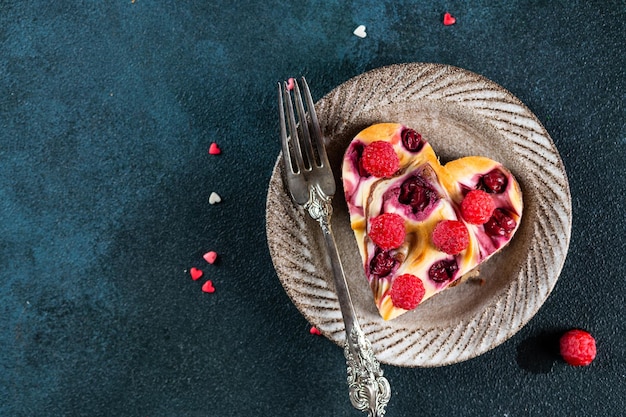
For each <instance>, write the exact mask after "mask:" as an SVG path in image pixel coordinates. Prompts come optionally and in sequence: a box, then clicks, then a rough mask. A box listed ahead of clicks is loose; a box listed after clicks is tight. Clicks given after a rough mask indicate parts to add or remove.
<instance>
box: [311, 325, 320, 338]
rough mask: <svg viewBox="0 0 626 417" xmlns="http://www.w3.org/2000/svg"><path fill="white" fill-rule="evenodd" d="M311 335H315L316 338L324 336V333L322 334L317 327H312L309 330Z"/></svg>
mask: <svg viewBox="0 0 626 417" xmlns="http://www.w3.org/2000/svg"><path fill="white" fill-rule="evenodd" d="M309 333H311V334H314V335H316V336H319V335H321V334H322V332H320V331H319V329H318V328H317V327H315V326H311V328H310V329H309Z"/></svg>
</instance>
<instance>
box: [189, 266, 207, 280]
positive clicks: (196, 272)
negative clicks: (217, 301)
mask: <svg viewBox="0 0 626 417" xmlns="http://www.w3.org/2000/svg"><path fill="white" fill-rule="evenodd" d="M189 275H191V279H193V280H194V281H197V280H199V279H200V278H201V277H202V275H204V272H202V270H201V269H198V268H191V269H190V270H189Z"/></svg>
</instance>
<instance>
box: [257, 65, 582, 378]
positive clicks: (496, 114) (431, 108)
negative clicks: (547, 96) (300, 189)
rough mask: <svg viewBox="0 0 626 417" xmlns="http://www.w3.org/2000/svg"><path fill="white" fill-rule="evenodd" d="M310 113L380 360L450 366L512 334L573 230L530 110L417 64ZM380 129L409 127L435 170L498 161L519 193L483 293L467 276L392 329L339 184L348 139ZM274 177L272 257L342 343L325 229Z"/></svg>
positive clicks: (379, 75) (306, 309) (333, 95)
mask: <svg viewBox="0 0 626 417" xmlns="http://www.w3.org/2000/svg"><path fill="white" fill-rule="evenodd" d="M316 109H317V111H318V117H319V119H320V123H321V126H322V131H323V134H324V137H325V138H326V140H327V144H328V145H327V149H328V153H329V159H330V162H331V165H332V168H333V171H334V173H335V176H336V180H337V184H338V185H339V187H338V190H337V194H336V195H335V197H334V199H333V209H334V214H333V218H332V226H333V228H334V231H335V234H336V240H337V243H338V246H339V251H340V255H341V258H342V261H343V263H344V268H345V271H346V276H347V280H348V286H349V288H350V291H351V294H352V298H353V301H354V304H355V309H356V311H357V315H358V316H359V320H360V323H361V327H362V328H363V330H364V331H365V333H366V335H367V337H368V338H369V340H370V342H371V343H372V346H373V348H374V351H375V352H376V356H377V357H378V359H379V360H380V361H381V362H382V363H386V364H392V365H397V366H409V367H414V366H421V367H429V366H440V365H447V364H452V363H457V362H460V361H464V360H467V359H470V358H472V357H475V356H478V355H480V354H482V353H484V352H486V351H488V350H489V349H492V348H494V347H496V346H498V345H499V344H501V343H503V342H504V341H506V340H507V339H508V338H510V337H511V336H512V335H514V334H515V333H516V332H517V331H518V330H520V328H522V326H524V324H526V323H527V322H528V321H529V320H530V319H531V318H532V317H533V315H534V314H535V313H536V312H537V310H538V309H539V308H540V307H541V305H542V304H543V302H544V301H545V300H546V298H547V297H548V295H549V294H550V292H551V291H552V289H553V287H554V285H555V283H556V281H557V279H558V276H559V273H560V272H561V268H562V267H563V263H564V261H565V257H566V254H567V249H568V245H569V240H570V232H571V223H572V217H571V199H570V194H569V186H568V182H567V176H566V174H565V170H564V168H563V163H562V161H561V158H560V156H559V153H558V151H557V150H556V148H555V146H554V143H553V142H552V140H551V139H550V136H549V135H548V133H547V132H546V130H545V128H544V127H543V126H542V125H541V123H540V122H539V121H538V119H537V118H536V117H535V116H534V115H533V114H532V112H531V111H530V110H529V109H528V108H527V107H526V106H525V105H524V104H523V103H522V102H521V101H520V100H518V99H517V98H515V97H514V96H513V95H512V94H511V93H509V92H508V91H506V90H505V89H504V88H502V87H500V86H499V85H497V84H495V83H494V82H492V81H490V80H488V79H486V78H484V77H482V76H479V75H477V74H474V73H472V72H469V71H466V70H463V69H460V68H456V67H451V66H445V65H439V64H424V63H413V64H399V65H392V66H388V67H383V68H378V69H375V70H372V71H369V72H367V73H364V74H362V75H360V76H357V77H355V78H353V79H351V80H349V81H347V82H345V83H344V84H342V85H340V86H339V87H337V88H335V89H334V90H333V91H331V92H330V93H329V94H327V95H326V96H325V97H323V98H322V99H321V100H320V101H319V102H318V103H316ZM380 122H397V123H402V124H404V125H406V126H409V127H412V128H414V129H415V130H417V131H418V132H420V133H421V134H422V135H423V136H424V137H425V138H426V139H427V140H428V141H429V142H430V144H431V145H432V147H433V148H434V150H435V152H437V154H438V155H439V157H440V158H441V162H442V163H445V162H447V161H449V160H452V159H456V158H459V157H462V156H469V155H483V156H487V157H489V158H492V159H495V160H497V161H499V162H501V163H503V164H504V165H505V166H506V167H508V168H509V169H510V170H511V171H512V172H513V174H514V175H515V176H516V177H517V179H518V181H519V183H520V186H521V188H522V192H523V197H524V214H523V218H522V222H521V224H520V227H519V230H518V231H517V233H516V235H515V237H514V238H513V239H512V241H511V242H510V244H509V245H508V246H507V247H505V248H504V249H503V250H502V251H501V252H500V253H498V254H496V255H495V256H494V257H493V258H491V259H490V260H489V261H487V263H485V264H483V265H482V266H481V267H480V276H481V278H483V279H484V283H483V284H482V285H479V284H477V283H476V281H472V280H470V281H468V282H466V283H463V284H460V285H457V286H456V287H453V288H450V289H448V290H446V291H444V292H442V293H440V294H438V295H436V296H435V297H433V298H431V299H429V300H426V301H425V302H424V303H422V304H421V305H420V306H419V307H418V308H416V309H415V310H413V311H411V312H409V313H406V314H404V315H402V316H400V317H399V318H397V319H394V320H391V321H384V320H382V318H381V317H380V316H379V315H378V311H377V309H376V307H375V305H374V301H373V296H372V294H371V291H370V287H369V285H368V283H367V279H366V277H365V274H364V272H363V268H362V265H361V258H360V256H359V252H358V249H357V244H356V240H355V238H354V235H353V233H352V229H351V228H350V223H349V215H348V210H347V207H346V202H345V199H344V197H343V189H342V188H341V178H340V177H339V175H340V173H341V165H340V164H341V160H342V157H343V153H344V151H345V149H346V148H347V146H348V144H349V142H350V141H351V140H352V138H353V137H354V136H355V135H356V134H357V133H358V132H359V131H361V130H362V129H364V128H365V127H367V126H369V125H371V124H374V123H380ZM277 136H278V134H277ZM282 176H283V173H282V162H281V156H280V155H279V157H278V159H277V163H276V165H275V167H274V171H273V174H272V177H271V180H270V183H269V190H268V195H267V213H266V230H267V240H268V245H269V249H270V254H271V257H272V261H273V263H274V266H275V268H276V271H277V274H278V277H279V279H280V281H281V283H282V285H283V287H284V288H285V290H286V292H287V294H288V295H289V297H290V298H291V299H292V301H293V302H294V304H295V305H296V306H297V308H298V309H299V310H300V312H301V313H302V314H303V315H304V316H305V317H306V319H307V320H308V321H309V322H310V323H311V324H312V325H314V326H316V327H317V328H318V329H319V330H320V331H321V332H322V334H323V335H324V336H326V337H327V338H329V339H331V340H332V341H334V342H336V343H337V344H339V345H343V341H344V339H345V336H344V328H343V321H342V318H341V312H340V309H339V303H338V301H337V297H336V295H335V292H334V284H333V281H332V273H331V267H330V264H329V262H328V261H327V258H326V257H325V256H324V253H325V247H324V242H323V238H322V235H321V231H320V230H319V226H318V224H317V223H315V222H314V221H313V220H311V219H309V217H308V215H307V214H306V213H305V212H304V211H303V210H302V209H301V208H300V207H297V206H295V205H294V204H293V203H292V202H291V200H290V198H289V195H288V193H287V191H286V189H285V186H284V184H283V177H282Z"/></svg>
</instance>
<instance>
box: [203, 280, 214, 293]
mask: <svg viewBox="0 0 626 417" xmlns="http://www.w3.org/2000/svg"><path fill="white" fill-rule="evenodd" d="M202 291H204V292H208V293H209V294H212V293H214V292H215V287H214V286H213V282H212V281H211V280H208V281H207V282H205V283H204V285H203V286H202Z"/></svg>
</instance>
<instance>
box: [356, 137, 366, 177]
mask: <svg viewBox="0 0 626 417" xmlns="http://www.w3.org/2000/svg"><path fill="white" fill-rule="evenodd" d="M363 149H365V145H364V144H362V143H359V144H355V146H354V148H353V150H352V155H354V156H353V158H355V161H354V163H355V165H356V167H357V169H358V171H359V175H360V176H361V177H369V176H370V174H369V172H367V171H366V170H365V168H363V164H362V163H361V157H362V156H363Z"/></svg>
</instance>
